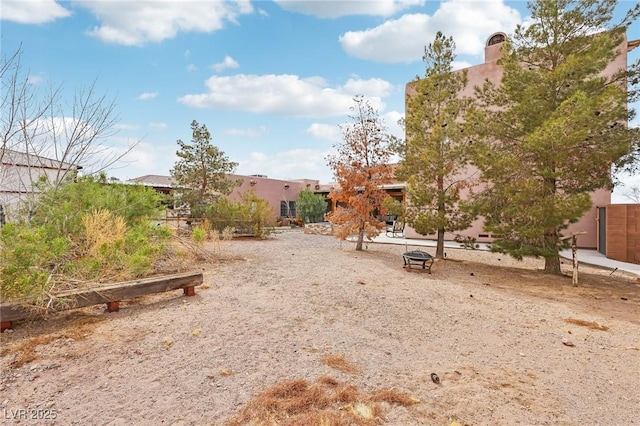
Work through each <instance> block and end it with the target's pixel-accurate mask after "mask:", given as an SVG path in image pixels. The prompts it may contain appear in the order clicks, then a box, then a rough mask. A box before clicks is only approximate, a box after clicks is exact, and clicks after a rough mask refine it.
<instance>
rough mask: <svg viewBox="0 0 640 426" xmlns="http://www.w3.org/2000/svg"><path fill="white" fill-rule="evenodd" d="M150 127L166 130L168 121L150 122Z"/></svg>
mask: <svg viewBox="0 0 640 426" xmlns="http://www.w3.org/2000/svg"><path fill="white" fill-rule="evenodd" d="M149 127H151V128H152V129H155V130H165V129H166V128H167V127H169V126H167V123H149Z"/></svg>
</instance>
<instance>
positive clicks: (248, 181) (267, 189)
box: [228, 174, 318, 217]
mask: <svg viewBox="0 0 640 426" xmlns="http://www.w3.org/2000/svg"><path fill="white" fill-rule="evenodd" d="M228 177H229V178H230V179H242V180H243V182H242V185H240V186H239V187H236V188H235V189H234V190H233V191H232V192H231V194H230V195H229V197H228V198H229V200H230V201H240V200H241V198H242V194H243V193H244V192H246V191H248V190H253V192H255V194H256V195H257V196H258V197H260V198H263V199H265V200H267V201H268V202H269V203H270V204H271V208H272V210H273V215H274V217H279V216H280V202H281V201H287V202H289V201H297V199H298V194H300V191H302V190H303V189H305V188H310V189H312V190H313V189H314V187H315V185H317V184H318V181H317V180H311V179H296V180H279V179H269V178H268V177H259V176H241V175H234V174H230V175H228ZM252 183H253V184H252Z"/></svg>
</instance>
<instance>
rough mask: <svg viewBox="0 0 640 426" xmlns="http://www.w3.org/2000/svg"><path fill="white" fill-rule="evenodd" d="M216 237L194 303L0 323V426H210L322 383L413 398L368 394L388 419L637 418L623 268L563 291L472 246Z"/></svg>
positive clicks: (631, 323) (598, 421) (637, 296)
mask: <svg viewBox="0 0 640 426" xmlns="http://www.w3.org/2000/svg"><path fill="white" fill-rule="evenodd" d="M219 244H220V245H219V246H216V250H217V251H218V252H219V259H218V260H217V261H215V262H211V263H209V264H206V265H200V266H201V267H203V269H204V277H205V280H204V282H205V283H204V285H203V286H202V287H200V288H198V289H197V294H196V296H195V297H190V298H187V297H182V296H181V292H170V293H163V294H159V295H151V296H145V297H143V298H138V299H135V300H132V301H129V302H123V303H122V304H121V310H120V312H118V313H112V314H107V313H105V312H104V306H96V307H93V308H86V309H81V310H76V311H71V312H68V313H64V314H59V315H57V316H55V317H54V318H51V319H49V320H48V321H46V322H45V321H40V322H32V323H19V324H17V326H16V329H15V330H13V331H11V332H8V333H3V335H2V357H1V359H0V366H1V368H2V371H1V375H0V394H1V395H2V396H1V397H0V403H1V410H2V411H0V415H1V416H0V421H2V423H7V424H13V423H18V422H17V421H16V420H15V418H17V417H23V415H25V416H28V417H32V416H40V417H49V419H41V420H21V421H20V422H19V423H20V424H60V425H132V424H136V425H138V424H139V425H159V424H167V425H224V424H226V423H227V422H229V421H230V420H231V419H232V418H233V417H234V416H236V415H238V413H240V412H241V411H242V409H243V408H244V407H245V406H246V405H247V403H248V402H249V401H251V399H252V398H253V397H254V396H255V395H256V394H258V393H259V392H261V391H264V390H266V389H268V388H270V387H272V386H275V385H277V384H278V383H281V382H282V381H285V380H295V379H306V380H308V381H310V382H313V381H315V380H316V379H317V378H318V377H322V376H330V377H333V378H335V379H336V380H339V381H340V382H345V383H349V384H353V385H354V386H357V388H358V389H361V390H362V391H364V392H369V391H373V390H376V389H389V388H393V389H396V390H399V391H401V392H404V393H407V394H409V395H411V396H413V397H415V398H417V399H419V400H420V402H419V403H417V404H414V405H411V406H408V407H404V406H398V405H393V404H385V405H384V406H383V408H384V409H385V419H386V420H385V421H384V424H388V425H449V424H451V423H452V422H453V421H457V422H458V423H459V424H466V425H516V424H522V425H546V424H556V425H631V424H638V423H640V409H639V407H640V386H639V385H638V384H639V383H640V362H639V355H640V352H639V349H640V348H639V346H640V341H639V340H640V310H639V306H640V283H638V281H637V280H636V278H635V277H631V276H625V277H611V276H609V275H608V273H607V272H606V271H602V270H597V269H589V268H582V269H581V272H582V275H581V280H584V281H583V282H584V284H582V283H581V286H580V287H579V288H575V287H572V286H570V283H571V280H570V278H554V277H548V276H545V275H543V274H541V273H540V272H539V271H538V270H537V269H538V268H540V267H541V263H540V261H538V260H532V261H527V262H517V261H515V260H511V259H509V258H506V257H504V256H500V255H497V254H492V253H486V252H478V251H473V250H448V253H447V258H448V260H446V261H438V262H436V264H435V265H434V267H433V273H432V274H427V273H423V272H422V271H413V272H410V271H406V270H405V269H403V267H402V260H401V257H400V255H401V254H402V252H404V251H405V250H406V248H405V247H404V246H392V245H379V244H369V246H368V250H366V251H363V252H355V251H354V245H353V244H352V243H348V242H340V241H338V240H336V239H334V238H332V237H327V236H320V235H310V234H304V233H302V232H301V231H288V232H283V233H280V234H276V235H274V236H272V237H271V238H268V239H266V240H238V241H235V240H234V241H231V242H223V243H219ZM476 262H478V263H476ZM567 320H569V321H567ZM327 356H342V358H343V359H344V360H345V361H346V362H348V363H350V364H351V365H352V366H354V367H355V368H354V369H352V370H351V371H350V372H346V371H343V370H340V369H337V368H332V367H330V366H328V365H327V363H326V362H323V359H326V358H325V357H327ZM433 373H436V374H437V375H438V377H439V378H440V383H434V382H433V381H432V379H431V375H432V374H433ZM51 417H55V418H51ZM376 423H383V420H382V418H379V419H377V420H376Z"/></svg>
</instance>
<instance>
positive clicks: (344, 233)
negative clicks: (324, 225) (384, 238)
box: [327, 95, 393, 250]
mask: <svg viewBox="0 0 640 426" xmlns="http://www.w3.org/2000/svg"><path fill="white" fill-rule="evenodd" d="M354 103H355V105H354V106H352V107H351V110H352V111H353V115H352V116H350V118H351V120H352V123H350V124H347V125H345V126H344V127H343V128H342V131H343V136H344V143H341V144H338V145H336V146H335V148H336V151H337V153H336V154H335V155H330V156H328V157H327V160H328V163H329V167H331V169H332V170H333V173H334V175H335V178H336V180H337V187H336V188H335V189H334V190H333V191H331V192H330V193H329V198H331V200H332V201H333V202H334V203H337V208H336V210H335V211H334V212H332V213H331V214H330V216H329V217H330V219H329V220H330V221H331V222H334V223H336V224H339V225H341V226H340V228H339V229H340V230H339V231H338V232H337V233H336V237H338V238H342V239H345V238H346V237H348V236H349V235H353V234H357V243H356V250H362V243H363V241H364V236H365V235H366V236H367V237H369V238H372V237H374V236H376V235H378V234H379V233H380V230H381V229H382V228H384V227H385V223H384V222H381V221H379V220H378V219H376V218H375V217H374V215H373V214H374V212H375V211H377V210H381V206H382V201H383V200H384V199H385V198H386V197H387V196H388V195H387V193H386V192H385V190H384V188H383V187H382V186H383V185H385V184H389V183H391V182H393V169H392V167H391V165H390V164H389V160H390V157H391V151H390V149H389V140H390V138H389V135H388V134H387V133H386V128H385V127H384V123H383V122H382V120H381V119H380V118H379V116H378V112H377V111H376V110H374V109H373V107H372V106H371V104H370V103H369V101H367V100H366V99H364V97H363V96H360V95H359V96H356V97H355V98H354Z"/></svg>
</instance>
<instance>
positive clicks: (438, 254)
mask: <svg viewBox="0 0 640 426" xmlns="http://www.w3.org/2000/svg"><path fill="white" fill-rule="evenodd" d="M436 257H437V258H438V259H442V258H443V257H444V228H440V229H438V243H437V244H436Z"/></svg>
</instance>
